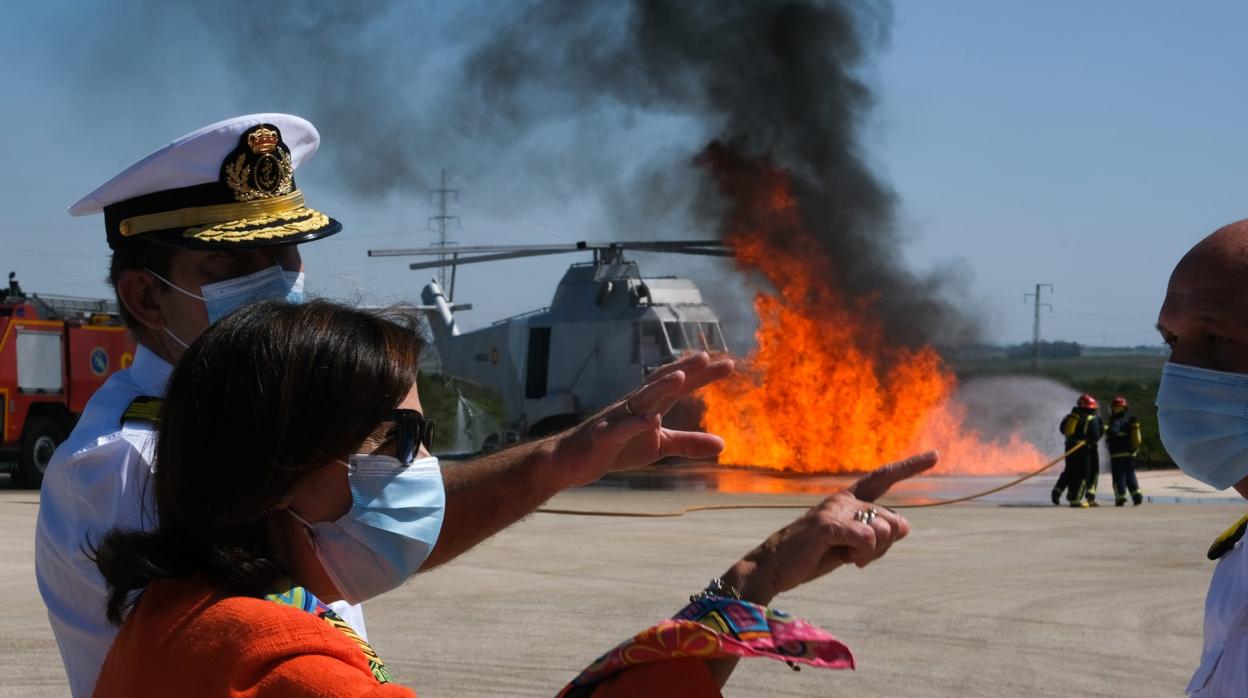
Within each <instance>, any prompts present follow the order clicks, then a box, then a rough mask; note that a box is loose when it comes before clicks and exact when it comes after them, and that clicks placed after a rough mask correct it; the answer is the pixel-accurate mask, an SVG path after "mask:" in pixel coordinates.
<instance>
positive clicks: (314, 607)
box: [264, 584, 394, 683]
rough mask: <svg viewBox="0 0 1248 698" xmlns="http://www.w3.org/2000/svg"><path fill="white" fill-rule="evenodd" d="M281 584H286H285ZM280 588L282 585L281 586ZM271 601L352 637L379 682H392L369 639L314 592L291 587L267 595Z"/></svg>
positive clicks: (387, 670) (388, 671)
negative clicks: (361, 634)
mask: <svg viewBox="0 0 1248 698" xmlns="http://www.w3.org/2000/svg"><path fill="white" fill-rule="evenodd" d="M281 586H286V585H285V584H283V585H281ZM279 588H280V587H279ZM264 598H266V599H268V600H269V601H275V602H277V603H280V604H282V605H283V606H290V607H292V608H297V609H299V610H301V611H307V612H308V613H311V614H312V615H314V616H316V617H317V618H320V619H322V620H324V621H325V622H327V623H329V624H330V625H332V626H334V627H335V628H337V629H338V630H340V631H341V632H342V634H344V635H346V636H347V637H349V638H351V640H352V641H353V642H355V644H357V645H359V647H360V650H362V651H363V652H364V657H365V659H367V660H368V668H369V669H371V670H372V672H373V678H375V679H377V683H391V682H393V681H394V677H392V676H390V670H389V669H386V664H385V662H383V661H381V657H378V656H377V653H376V652H374V651H373V647H372V645H370V644H368V641H367V640H365V639H364V638H362V637H360V635H359V633H357V632H355V629H354V628H352V627H351V626H350V625H348V624H347V622H346V621H345V620H343V619H342V616H340V615H338V614H337V613H334V609H332V608H330V607H329V606H326V605H325V603H324V602H323V601H321V600H320V599H318V598H316V596H314V595H313V594H312V592H310V591H308V590H307V589H304V588H303V587H289V588H288V589H287V590H286V591H283V592H275V593H272V594H267V595H265V597H264Z"/></svg>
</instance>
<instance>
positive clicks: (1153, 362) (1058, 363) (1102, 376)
mask: <svg viewBox="0 0 1248 698" xmlns="http://www.w3.org/2000/svg"><path fill="white" fill-rule="evenodd" d="M1165 362H1166V357H1165V356H1156V355H1147V354H1123V355H1114V356H1080V357H1072V358H1061V359H1045V360H1042V361H1041V362H1040V367H1039V368H1038V369H1033V368H1032V367H1031V360H1030V359H984V360H976V361H963V362H954V363H953V364H952V367H953V369H954V371H955V372H956V373H957V374H958V378H959V379H960V380H966V379H970V378H975V377H978V376H997V375H1024V376H1042V377H1044V378H1049V379H1051V380H1055V381H1057V382H1059V383H1064V384H1066V385H1069V386H1070V387H1072V388H1074V389H1075V390H1078V391H1079V392H1081V393H1089V394H1091V395H1092V396H1094V397H1095V398H1096V399H1097V400H1099V401H1100V403H1101V412H1102V416H1103V417H1105V416H1108V414H1109V401H1110V400H1112V399H1113V398H1114V396H1115V395H1122V396H1123V397H1125V398H1127V402H1128V403H1129V404H1130V405H1131V411H1132V412H1133V413H1134V414H1135V416H1137V417H1139V418H1140V422H1141V428H1142V429H1143V432H1144V443H1143V445H1142V446H1141V447H1140V461H1141V465H1142V466H1145V467H1174V462H1173V461H1171V460H1170V456H1169V455H1167V454H1166V450H1165V448H1163V447H1162V445H1161V438H1160V437H1159V436H1158V434H1157V410H1156V408H1155V407H1154V402H1155V401H1156V398H1157V386H1158V384H1159V382H1160V380H1161V367H1162V365H1163V364H1164V363H1165ZM1056 420H1057V417H1055V418H1054V423H1055V424H1056Z"/></svg>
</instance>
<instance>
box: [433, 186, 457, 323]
mask: <svg viewBox="0 0 1248 698" xmlns="http://www.w3.org/2000/svg"><path fill="white" fill-rule="evenodd" d="M429 195H430V196H432V197H435V198H436V199H437V203H438V215H436V216H429V229H430V230H432V231H434V232H436V233H437V234H438V241H437V242H435V243H434V246H435V247H441V248H443V249H445V248H446V247H447V246H448V245H452V244H454V243H452V242H451V241H450V240H449V239H448V238H447V235H446V226H447V224H448V223H450V222H451V221H455V223H456V225H458V224H459V216H451V215H448V214H447V212H446V211H447V208H446V205H447V200H448V199H450V200H451V201H459V190H458V189H447V188H446V170H442V186H441V188H439V189H433V190H430V192H429ZM438 261H439V262H441V263H442V266H441V267H439V268H438V284H439V285H441V286H442V289H443V290H444V291H446V290H447V286H446V255H441V256H439V257H438ZM448 292H450V293H454V291H453V290H452V291H448ZM447 300H448V301H450V300H451V298H450V297H449V296H448V297H447Z"/></svg>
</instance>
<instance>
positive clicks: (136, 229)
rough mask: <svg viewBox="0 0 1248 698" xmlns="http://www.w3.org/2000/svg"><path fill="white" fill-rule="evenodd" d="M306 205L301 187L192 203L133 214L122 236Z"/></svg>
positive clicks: (122, 225)
mask: <svg viewBox="0 0 1248 698" xmlns="http://www.w3.org/2000/svg"><path fill="white" fill-rule="evenodd" d="M300 208H303V192H301V191H299V190H298V189H296V190H294V191H292V192H290V193H289V194H283V195H282V196H275V197H272V198H269V199H259V200H256V201H246V202H243V203H237V204H216V205H213V206H191V207H189V208H180V209H178V210H176V211H162V212H160V213H149V214H146V215H143V216H132V217H130V218H127V219H125V220H123V221H122V222H121V223H120V224H119V225H118V226H117V228H118V231H119V232H120V233H121V235H122V237H130V236H131V235H140V234H142V233H150V232H152V231H154V230H170V229H173V228H193V227H196V226H215V225H218V224H221V223H230V222H232V221H243V220H246V219H248V218H257V217H270V216H278V215H279V214H283V213H289V212H292V211H295V210H296V209H300Z"/></svg>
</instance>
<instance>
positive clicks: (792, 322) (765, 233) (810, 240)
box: [701, 146, 1044, 474]
mask: <svg viewBox="0 0 1248 698" xmlns="http://www.w3.org/2000/svg"><path fill="white" fill-rule="evenodd" d="M716 148H717V146H712V148H711V149H710V150H708V155H707V156H706V158H705V159H706V160H707V161H708V162H709V163H710V164H711V166H712V167H713V168H715V170H716V175H717V176H718V177H719V183H720V186H721V189H722V190H723V191H724V193H725V194H726V195H727V196H728V198H729V199H730V201H731V203H732V204H733V209H732V211H731V213H730V215H729V218H728V226H727V227H728V230H727V232H726V237H725V239H726V241H727V243H728V244H729V245H730V246H731V247H732V248H733V250H734V252H735V254H736V260H737V263H738V265H740V267H741V268H742V269H744V270H746V271H747V272H759V273H761V274H763V275H764V276H765V277H766V279H767V280H768V281H769V282H770V284H771V286H772V288H774V289H775V292H774V293H763V292H760V293H758V294H757V296H756V297H755V301H754V307H755V310H756V311H757V313H758V319H759V327H758V331H757V333H756V338H757V340H758V348H757V350H756V351H755V352H754V353H753V354H751V355H750V356H749V357H747V358H746V359H745V360H744V361H743V362H742V366H741V368H740V370H739V371H738V373H737V374H736V375H734V376H732V377H730V378H729V379H727V380H724V381H721V382H719V383H717V384H713V385H711V386H708V387H707V388H706V389H705V390H704V391H703V393H702V396H701V397H702V400H703V402H704V403H705V405H706V412H705V415H704V417H703V425H704V426H705V427H706V429H707V430H709V431H711V432H712V433H716V434H719V435H720V436H722V437H724V439H725V441H726V442H727V446H726V448H725V450H724V452H723V454H722V455H721V456H720V462H722V463H726V464H732V465H751V466H757V467H765V468H773V469H777V470H791V471H798V472H811V473H815V472H818V473H838V472H856V471H862V470H868V469H870V468H872V467H874V466H876V465H879V464H882V463H886V462H890V461H894V460H898V459H901V458H904V457H905V456H907V455H910V454H913V453H915V452H918V451H923V450H928V449H932V448H935V449H939V450H940V451H941V464H940V465H939V466H938V468H937V470H938V472H946V473H950V472H959V473H973V474H994V473H1014V472H1023V471H1026V470H1029V469H1032V468H1035V467H1038V466H1039V465H1040V464H1042V463H1043V461H1044V458H1043V456H1042V455H1041V454H1040V453H1039V452H1038V451H1037V450H1036V449H1035V447H1034V446H1032V445H1031V444H1030V443H1029V442H1027V441H1025V440H1023V439H1022V438H1021V437H1020V436H1019V435H1018V434H1015V435H1012V436H1011V437H1010V438H1009V439H1008V440H1007V441H1005V442H1003V443H1002V442H995V443H994V442H991V441H988V440H986V439H984V438H983V437H982V436H981V435H980V434H978V433H976V432H974V431H973V430H970V429H967V428H966V427H965V426H964V417H965V413H964V411H963V410H962V409H961V407H960V406H959V405H957V404H956V403H955V402H953V401H952V400H951V398H952V396H953V392H954V389H955V388H956V387H957V381H956V379H955V378H954V376H953V374H952V372H950V371H949V369H948V368H947V367H946V366H945V365H944V363H943V362H942V360H941V358H940V356H939V355H937V353H936V351H935V350H934V349H932V348H931V347H922V348H919V349H917V350H916V349H907V348H903V347H896V346H890V345H889V344H888V343H887V342H886V341H885V340H884V338H883V336H882V333H881V331H880V326H879V324H878V323H877V322H876V321H875V320H874V319H873V317H872V315H871V313H872V299H870V298H868V299H864V300H860V301H856V302H848V301H847V299H846V298H845V297H844V296H843V295H842V294H841V293H840V292H839V291H838V290H836V289H835V288H834V284H833V283H832V280H833V279H834V278H835V275H834V271H833V267H832V264H831V260H830V259H829V258H828V256H827V253H826V252H825V251H824V249H823V248H822V247H821V246H820V245H819V244H818V241H817V240H816V239H815V238H814V236H813V235H812V234H811V233H810V231H809V230H808V229H807V228H806V226H805V225H804V222H803V221H802V219H801V214H800V212H799V209H798V206H797V201H796V198H795V197H794V195H793V191H792V185H791V182H790V180H789V178H788V176H787V175H786V173H784V172H783V171H781V170H779V169H776V168H774V167H768V166H762V165H759V164H758V163H749V164H748V167H749V168H750V170H751V171H750V172H748V174H747V175H746V176H745V177H744V178H742V177H739V175H740V173H725V172H724V171H722V170H721V169H720V167H719V165H721V164H722V162H720V161H719V160H720V158H722V157H724V156H725V151H723V150H719V151H717V150H716ZM729 157H733V158H736V157H737V156H731V155H730V156H729ZM738 165H739V163H738ZM742 180H745V181H742Z"/></svg>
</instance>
